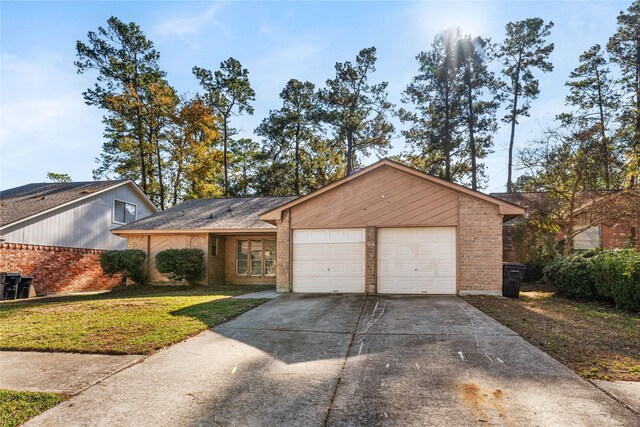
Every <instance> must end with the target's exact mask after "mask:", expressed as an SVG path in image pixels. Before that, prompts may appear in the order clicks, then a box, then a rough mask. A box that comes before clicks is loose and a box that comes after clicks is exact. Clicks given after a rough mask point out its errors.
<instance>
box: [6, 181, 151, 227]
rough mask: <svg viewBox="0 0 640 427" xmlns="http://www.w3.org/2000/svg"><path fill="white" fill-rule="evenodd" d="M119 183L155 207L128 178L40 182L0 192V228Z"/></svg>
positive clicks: (87, 196)
mask: <svg viewBox="0 0 640 427" xmlns="http://www.w3.org/2000/svg"><path fill="white" fill-rule="evenodd" d="M122 185H130V186H131V187H132V188H134V189H135V191H136V192H137V193H138V194H139V195H140V196H141V198H142V199H143V200H145V202H147V203H148V205H149V206H150V207H151V208H152V210H153V211H157V210H158V209H157V208H156V207H155V206H154V205H153V203H151V201H150V200H149V199H148V198H147V196H146V195H145V194H144V193H143V192H142V190H140V188H138V186H137V185H136V184H134V183H133V181H130V180H126V179H124V180H114V181H81V182H41V183H32V184H26V185H22V186H20V187H15V188H10V189H7V190H3V191H0V227H5V226H8V225H12V224H15V223H18V222H21V221H25V220H27V219H30V218H33V217H36V216H39V215H43V214H45V213H47V212H50V211H52V210H55V209H58V208H61V207H63V206H66V205H68V204H70V203H74V202H77V201H79V200H82V199H86V198H89V197H93V196H95V195H96V194H99V193H102V192H105V191H107V190H110V189H112V188H116V187H120V186H122Z"/></svg>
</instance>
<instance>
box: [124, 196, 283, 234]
mask: <svg viewBox="0 0 640 427" xmlns="http://www.w3.org/2000/svg"><path fill="white" fill-rule="evenodd" d="M293 199H295V197H244V198H229V199H194V200H187V201H185V202H182V203H180V204H179V205H176V206H174V207H172V208H169V209H167V210H165V211H162V212H158V213H156V214H153V215H151V216H148V217H146V218H143V219H140V220H138V221H134V222H131V223H129V224H126V225H123V226H121V227H118V228H116V229H115V230H114V232H116V233H117V232H119V231H127V230H216V229H219V230H242V229H266V230H269V229H275V226H273V225H271V224H268V223H266V222H264V221H261V220H260V218H259V215H260V214H261V213H263V212H265V211H268V210H270V209H273V208H275V207H277V206H280V205H282V204H284V203H287V202H290V201H291V200H293Z"/></svg>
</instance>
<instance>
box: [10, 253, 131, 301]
mask: <svg viewBox="0 0 640 427" xmlns="http://www.w3.org/2000/svg"><path fill="white" fill-rule="evenodd" d="M102 252H104V251H101V250H97V249H77V248H65V247H60V246H42V245H27V244H21V243H2V244H0V271H11V272H13V271H17V272H20V273H22V275H23V276H32V277H33V282H32V283H33V287H34V288H35V290H36V293H37V295H46V294H55V293H62V292H83V291H100V290H105V289H111V288H113V287H114V286H118V285H119V284H120V278H119V277H108V276H106V275H104V274H103V273H102V268H101V267H100V259H99V257H100V254H101V253H102Z"/></svg>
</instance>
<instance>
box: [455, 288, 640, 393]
mask: <svg viewBox="0 0 640 427" xmlns="http://www.w3.org/2000/svg"><path fill="white" fill-rule="evenodd" d="M464 299H465V300H466V301H467V302H469V303H470V304H473V305H474V306H476V307H477V308H479V309H480V310H482V311H484V312H485V313H487V314H488V315H489V316H491V317H493V318H494V319H496V320H497V321H499V322H501V323H503V324H504V325H506V326H507V327H509V328H511V329H513V330H514V331H516V332H517V333H518V334H520V335H521V336H522V337H523V338H525V339H526V340H528V341H529V342H531V343H532V344H534V345H535V346H537V347H539V348H540V349H542V350H543V351H545V352H546V353H548V354H549V355H551V356H552V357H554V358H555V359H557V360H559V361H560V362H562V363H564V364H565V365H566V366H568V367H570V368H571V369H573V370H574V371H575V372H577V373H578V374H579V375H581V376H582V377H584V378H598V379H604V380H621V381H640V314H639V313H629V312H625V311H621V310H617V309H615V308H614V307H612V306H611V305H609V304H607V303H604V302H599V303H598V302H582V301H574V300H570V299H566V298H563V297H560V296H558V295H556V294H555V289H554V288H553V287H552V286H549V285H546V284H544V283H532V284H525V285H524V286H523V289H522V291H521V293H520V299H510V298H498V297H478V296H473V297H472V296H468V297H464Z"/></svg>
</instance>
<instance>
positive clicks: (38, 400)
mask: <svg viewBox="0 0 640 427" xmlns="http://www.w3.org/2000/svg"><path fill="white" fill-rule="evenodd" d="M66 398H67V397H66V396H62V395H59V394H54V393H35V392H26V391H11V390H0V426H2V427H14V426H19V425H21V424H23V423H25V422H26V421H27V420H29V419H31V418H33V417H35V416H36V415H38V414H40V413H42V412H44V411H46V410H47V409H50V408H52V407H54V406H56V405H57V404H58V403H60V402H62V401H63V400H65V399H66Z"/></svg>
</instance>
